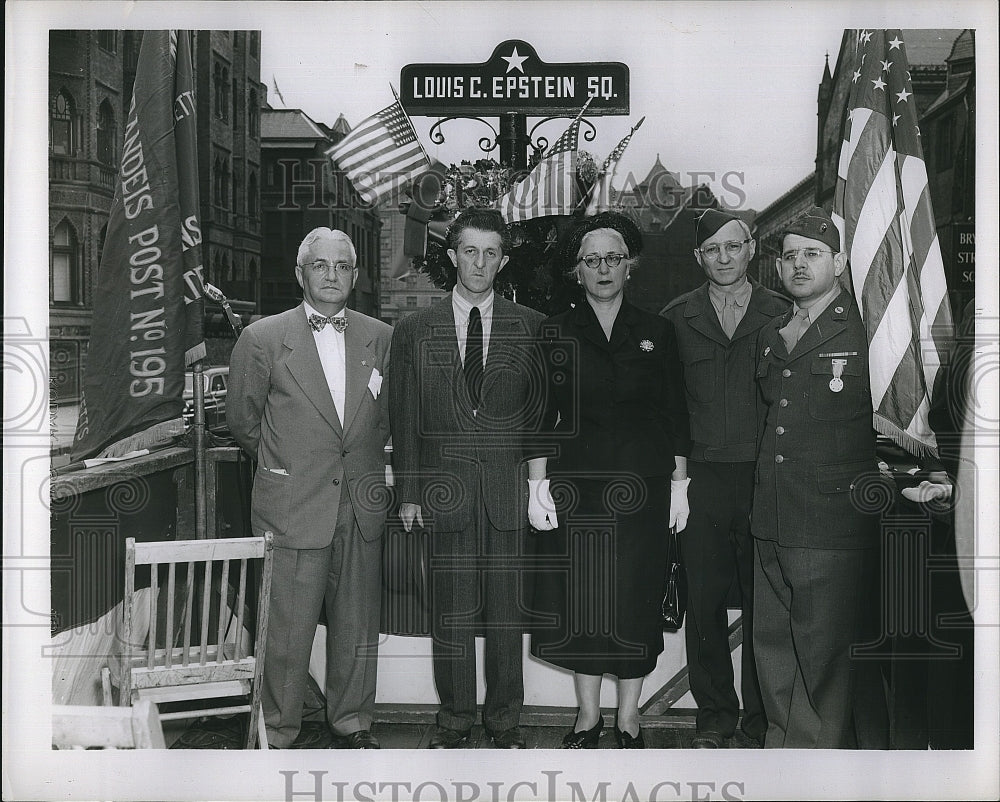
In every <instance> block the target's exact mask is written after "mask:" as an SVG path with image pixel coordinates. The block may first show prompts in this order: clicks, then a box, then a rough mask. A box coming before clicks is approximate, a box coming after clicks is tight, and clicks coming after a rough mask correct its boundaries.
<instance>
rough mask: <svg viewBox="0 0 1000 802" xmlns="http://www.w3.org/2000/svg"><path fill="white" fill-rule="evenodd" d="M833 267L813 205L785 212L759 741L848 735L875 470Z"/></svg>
mask: <svg viewBox="0 0 1000 802" xmlns="http://www.w3.org/2000/svg"><path fill="white" fill-rule="evenodd" d="M846 265H847V256H846V254H844V253H842V252H841V249H840V234H839V232H838V231H837V229H836V227H835V226H834V224H833V221H832V220H831V219H830V216H829V215H828V214H827V213H826V212H825V211H823V210H822V209H820V208H816V207H814V208H813V209H811V210H810V211H808V212H806V213H805V214H803V215H801V216H800V217H799V218H797V219H796V220H795V221H793V222H792V223H791V224H790V225H789V226H788V228H787V229H786V230H785V232H784V234H783V236H782V252H781V256H779V257H778V259H777V268H778V273H779V274H780V276H781V280H782V282H783V284H784V286H785V288H786V289H787V290H788V293H789V294H790V295H791V296H792V298H793V299H794V306H793V309H792V310H790V311H789V312H788V313H786V314H785V315H783V316H782V317H780V318H778V319H776V320H774V321H773V322H771V323H770V324H768V325H766V326H765V327H764V328H763V329H762V330H761V336H760V339H759V342H758V349H759V350H758V357H759V362H758V366H757V380H758V383H759V386H760V389H761V393H762V396H763V401H764V405H765V414H764V416H762V426H761V446H760V453H759V456H758V460H757V474H758V476H757V485H756V488H755V491H754V502H753V521H752V531H753V535H754V538H755V539H756V563H755V573H754V631H753V640H754V649H755V651H756V655H757V668H758V672H759V675H760V685H761V692H762V695H763V699H764V710H765V712H766V713H767V720H768V730H767V737H766V740H765V746H767V747H768V748H772V747H794V748H803V747H819V748H840V747H844V746H847V745H849V744H850V738H851V723H852V719H851V713H852V707H853V702H854V685H855V681H856V674H857V666H856V665H855V661H852V659H851V655H850V650H851V646H852V644H855V643H857V642H858V641H859V639H860V638H861V634H862V627H863V624H864V616H865V614H866V613H868V612H870V607H871V604H872V588H873V582H874V568H875V564H876V560H877V553H876V546H877V545H878V525H877V522H878V521H877V518H876V516H875V515H873V514H871V511H870V510H869V511H866V509H865V502H866V498H865V496H866V493H865V492H864V489H863V488H864V487H865V485H866V484H867V483H868V482H870V481H871V480H872V479H873V478H874V477H875V476H877V467H876V465H877V463H876V458H875V434H874V430H873V428H872V400H871V388H870V383H869V373H868V338H867V336H866V333H865V326H864V323H863V321H862V319H861V314H860V312H859V311H858V307H857V305H856V304H855V302H854V298H853V296H852V295H851V294H850V293H849V292H847V290H845V289H843V288H842V286H841V284H840V282H839V276H840V275H841V274H842V273H843V272H844V269H845V267H846Z"/></svg>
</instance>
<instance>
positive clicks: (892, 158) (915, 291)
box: [834, 30, 952, 455]
mask: <svg viewBox="0 0 1000 802" xmlns="http://www.w3.org/2000/svg"><path fill="white" fill-rule="evenodd" d="M854 67H855V68H856V71H855V72H854V74H853V78H852V88H851V94H850V98H849V100H848V119H847V122H846V124H845V128H844V141H843V143H842V148H841V153H840V160H839V163H838V178H837V187H836V189H835V193H834V220H835V221H836V222H837V224H838V226H840V227H841V233H842V234H843V235H844V237H843V241H844V243H845V246H844V248H845V251H846V252H847V253H848V256H849V257H850V265H851V279H852V282H853V285H854V291H855V295H856V296H857V298H858V305H859V308H860V309H861V314H862V317H863V318H864V321H865V326H866V329H867V332H868V341H869V362H870V368H871V390H872V403H873V406H874V408H875V420H874V425H875V428H876V429H878V431H880V432H881V433H883V434H885V435H887V436H889V437H890V438H892V439H893V440H895V441H896V442H897V443H898V444H899V445H901V446H903V447H904V448H907V449H908V450H910V451H911V452H913V453H915V454H917V455H921V454H923V453H935V452H936V448H937V446H936V441H935V437H934V434H933V432H932V431H931V429H930V427H929V425H928V423H927V413H928V411H929V407H930V400H931V399H930V396H931V393H932V391H933V388H934V382H935V379H936V377H937V373H938V370H939V368H940V366H941V363H942V359H943V356H944V354H946V353H947V351H948V348H949V347H950V343H951V337H952V326H951V311H950V308H949V305H948V297H947V285H946V283H945V276H944V263H943V261H942V259H941V250H940V246H939V243H938V238H937V230H936V226H935V223H934V214H933V210H932V208H931V200H930V192H929V188H928V184H927V168H926V166H925V164H924V160H923V152H922V148H921V145H920V131H919V128H918V127H917V115H916V106H915V103H914V101H913V100H912V96H913V92H912V84H911V81H910V75H909V71H908V70H909V67H908V65H907V60H906V53H905V47H904V45H903V41H902V36H901V33H900V31H898V30H893V31H861V32H860V33H859V35H858V39H857V57H856V59H855V64H854Z"/></svg>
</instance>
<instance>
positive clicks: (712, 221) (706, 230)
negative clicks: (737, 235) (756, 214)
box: [694, 209, 740, 245]
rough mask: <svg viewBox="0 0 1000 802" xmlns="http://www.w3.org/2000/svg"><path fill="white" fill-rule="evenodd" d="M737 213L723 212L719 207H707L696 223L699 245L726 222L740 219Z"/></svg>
mask: <svg viewBox="0 0 1000 802" xmlns="http://www.w3.org/2000/svg"><path fill="white" fill-rule="evenodd" d="M739 219H740V218H738V217H737V216H736V215H735V214H733V213H732V212H721V211H719V210H718V209H706V210H705V211H704V212H702V213H701V216H700V217H699V218H698V220H697V222H696V223H695V229H694V240H695V243H696V244H697V245H701V243H703V242H704V241H705V240H707V239H708V238H709V237H711V236H712V235H713V234H714V233H715V232H716V231H718V230H719V229H720V228H722V227H723V226H724V225H725V224H726V223H731V222H732V221H733V220H739Z"/></svg>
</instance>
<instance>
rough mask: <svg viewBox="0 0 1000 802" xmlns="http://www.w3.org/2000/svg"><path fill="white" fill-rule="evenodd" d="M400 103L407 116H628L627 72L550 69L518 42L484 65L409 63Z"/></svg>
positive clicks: (576, 65) (619, 68)
mask: <svg viewBox="0 0 1000 802" xmlns="http://www.w3.org/2000/svg"><path fill="white" fill-rule="evenodd" d="M399 95H400V101H401V102H402V104H403V108H405V109H406V111H407V112H408V113H409V114H413V115H424V116H431V117H436V116H441V115H447V116H458V115H487V116H500V115H503V114H508V113H511V112H514V113H519V114H530V115H532V116H536V117H544V116H549V115H565V114H576V113H577V112H578V111H580V109H581V108H583V105H584V103H586V102H587V100H588V98H589V99H591V103H590V107H589V108H588V109H587V116H588V117H590V116H602V115H609V114H628V113H629V71H628V66H627V65H625V64H622V63H621V62H620V61H587V62H566V63H562V64H548V63H546V62H544V61H542V60H541V59H540V58H539V57H538V54H537V53H536V52H535V48H533V47H532V46H531V45H529V44H528V43H527V42H524V41H522V40H520V39H509V40H507V41H506V42H502V43H501V44H499V45H497V47H496V49H495V50H494V51H493V55H492V56H490V58H489V60H488V61H485V62H483V63H482V64H407V65H406V66H405V67H403V69H402V70H401V71H400V92H399Z"/></svg>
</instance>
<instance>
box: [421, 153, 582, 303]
mask: <svg viewBox="0 0 1000 802" xmlns="http://www.w3.org/2000/svg"><path fill="white" fill-rule="evenodd" d="M523 175H524V174H523V172H521V173H518V172H515V171H514V170H513V169H511V168H510V167H509V166H506V165H503V164H500V163H498V162H496V161H494V160H493V159H480V160H478V161H476V162H469V161H463V162H461V164H459V165H457V166H456V165H454V164H453V165H451V166H449V167H448V169H447V171H446V172H445V177H444V179H443V181H442V185H441V191H440V193H439V195H438V198H437V202H436V203H435V206H434V210H433V212H432V214H431V231H433V232H437V233H438V234H439V235H440V232H442V231H444V230H446V229H447V226H448V225H450V224H451V222H452V221H453V220H454V219H455V218H456V217H457V216H458V215H459V213H461V212H462V211H463V210H464V209H470V208H474V207H495V206H496V204H497V202H498V201H499V200H500V198H501V197H502V196H503V195H504V194H506V193H507V192H508V190H510V188H511V187H512V186H514V185H516V184H517V183H518V181H519V180H520V179H522V178H523ZM597 177H598V167H597V162H596V161H595V159H594V156H593V155H592V154H590V153H588V152H587V151H584V150H581V151H578V153H577V167H576V179H577V184H578V187H579V188H580V190H581V191H580V197H586V196H587V192H588V191H589V190H590V188H591V187H592V186H593V185H594V182H595V181H596V180H597ZM582 215H583V208H582V207H581V208H580V209H578V210H577V211H576V212H575V213H574V214H572V215H552V216H548V217H539V218H536V219H533V220H526V221H524V222H520V223H512V224H511V226H510V239H511V248H510V250H509V251H508V254H509V256H510V261H509V262H508V263H507V265H506V267H504V269H503V271H501V273H500V274H499V275H498V276H497V279H496V283H495V287H496V291H497V292H499V293H500V294H501V295H503V296H504V297H505V298H510V299H513V300H516V301H517V302H518V303H520V304H524V305H525V306H530V307H532V308H533V309H537V310H538V311H540V312H542V313H544V314H554V313H556V312H559V311H562V310H563V309H566V308H567V307H568V306H569V304H570V303H573V302H574V301H576V300H577V299H578V297H579V288H578V287H577V284H576V282H575V281H572V280H571V279H569V278H568V277H567V276H565V275H564V274H563V273H562V272H561V271H560V270H559V265H558V245H559V242H560V241H561V240H562V238H563V236H564V235H565V234H566V233H567V232H568V231H569V230H570V229H571V228H572V227H573V225H574V224H575V223H576V221H577V220H578V219H579V217H581V216H582ZM413 267H414V268H415V269H416V270H419V271H420V272H422V273H424V274H426V275H427V276H428V277H429V278H430V280H431V281H432V282H433V283H434V285H435V286H436V287H439V288H440V289H443V290H451V289H452V287H454V286H455V280H456V279H455V267H454V265H452V263H451V260H450V259H449V258H448V254H447V252H446V249H445V246H444V243H443V242H442V240H441V238H440V236H437V237H428V244H427V250H426V253H425V254H424V257H423V259H420V258H415V259H414V260H413Z"/></svg>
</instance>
